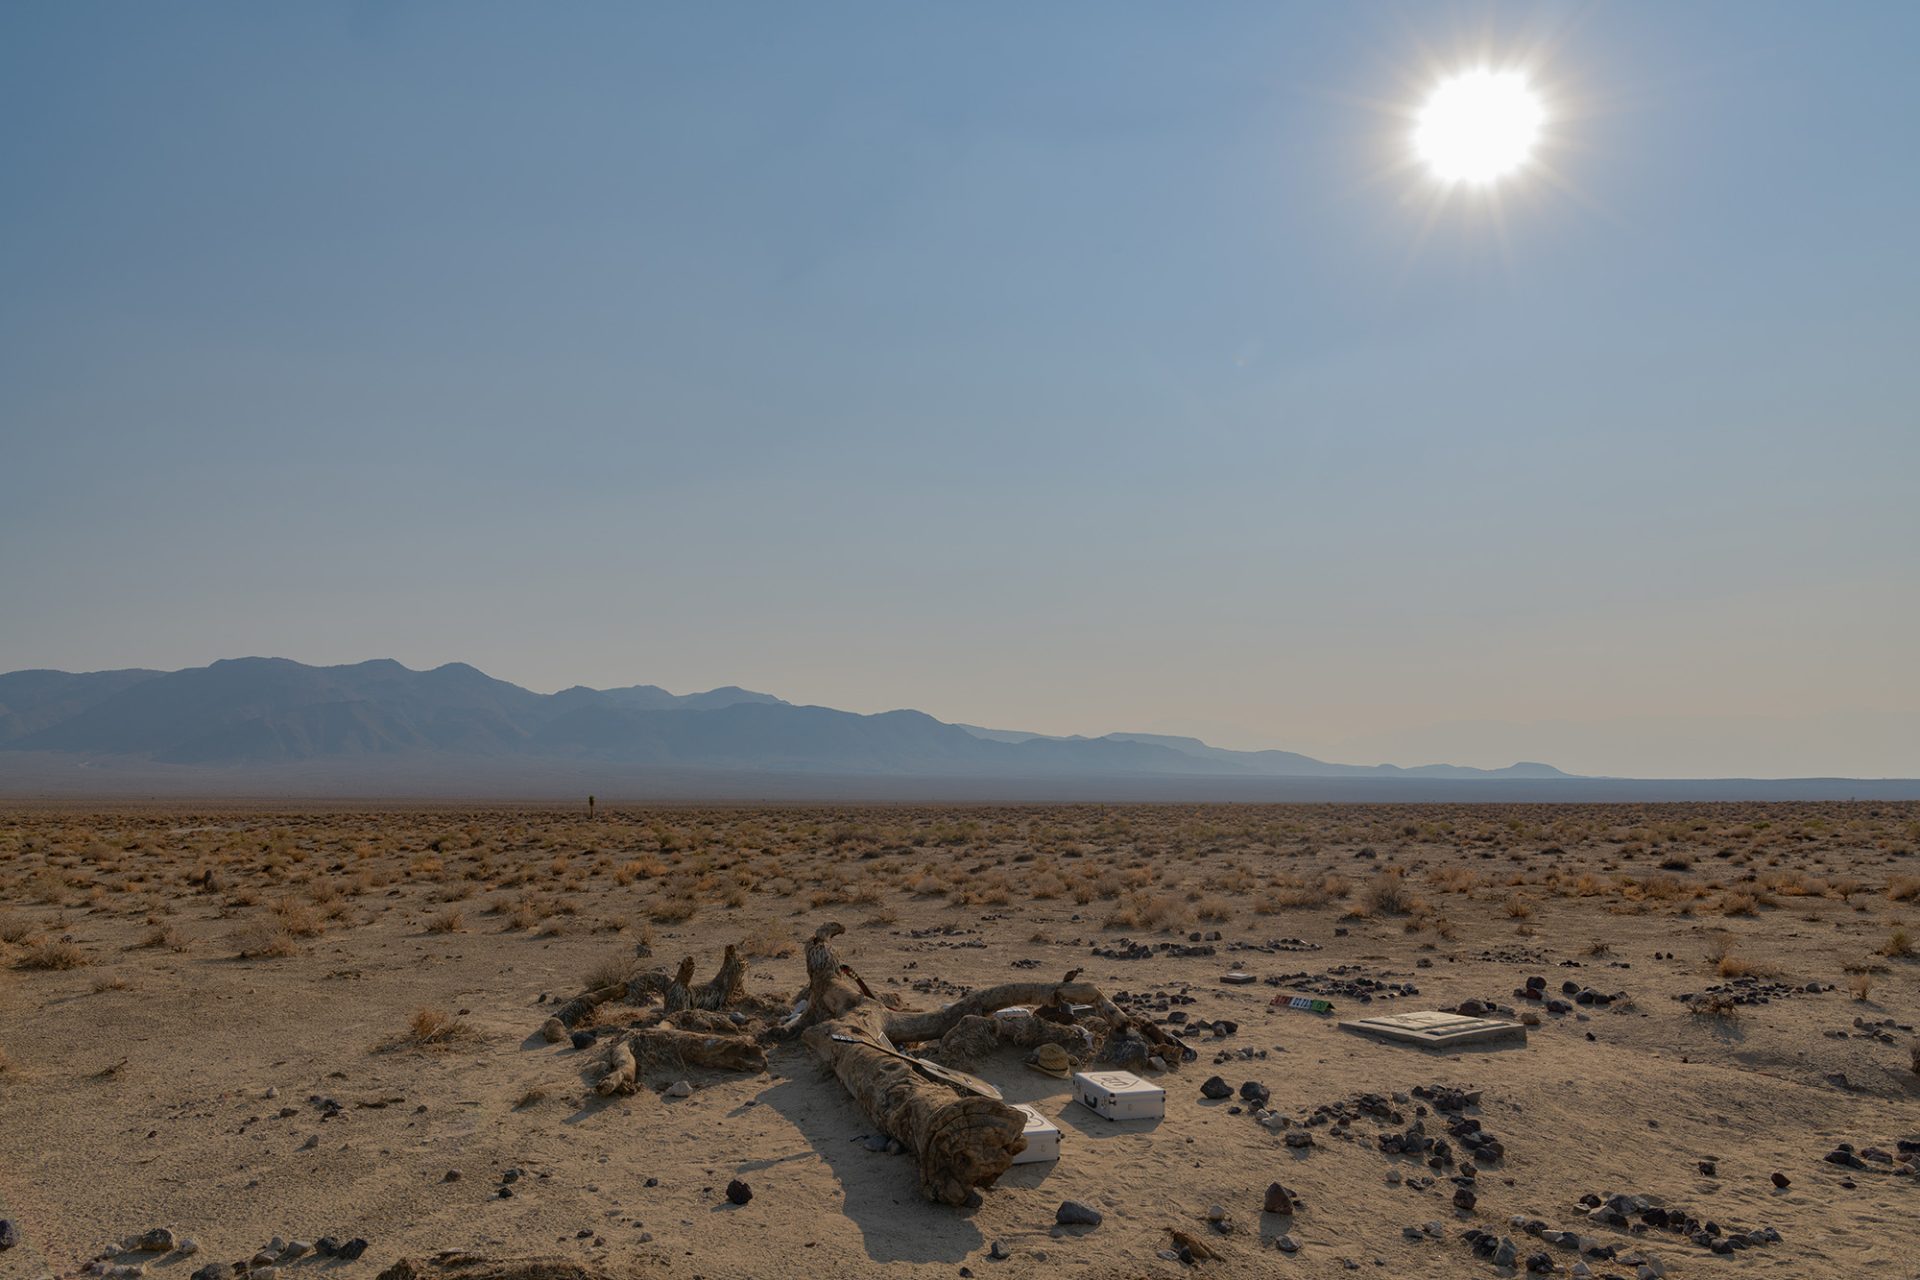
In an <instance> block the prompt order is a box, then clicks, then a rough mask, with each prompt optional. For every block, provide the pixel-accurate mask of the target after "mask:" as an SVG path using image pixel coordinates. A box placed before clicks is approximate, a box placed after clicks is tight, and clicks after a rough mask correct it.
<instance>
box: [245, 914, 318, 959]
mask: <svg viewBox="0 0 1920 1280" xmlns="http://www.w3.org/2000/svg"><path fill="white" fill-rule="evenodd" d="M227 941H228V943H229V945H231V946H232V947H233V950H234V954H235V955H236V956H238V957H239V958H240V959H242V960H270V959H277V958H280V957H284V956H290V955H294V954H296V953H297V952H298V951H299V950H300V947H299V944H298V943H296V942H295V941H294V939H293V935H292V934H291V933H289V932H287V930H286V927H285V926H284V925H282V924H280V923H279V922H278V921H274V920H256V921H254V922H253V923H252V924H249V925H246V926H245V927H243V928H241V929H239V930H236V931H235V932H234V933H233V934H232V935H231V936H230V937H229V938H228V939H227Z"/></svg>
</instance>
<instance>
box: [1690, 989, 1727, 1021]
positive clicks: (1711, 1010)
mask: <svg viewBox="0 0 1920 1280" xmlns="http://www.w3.org/2000/svg"><path fill="white" fill-rule="evenodd" d="M1687 1012H1688V1013H1690V1014H1692V1015H1693V1016H1694V1017H1696V1018H1717V1019H1720V1020H1722V1021H1726V1022H1735V1021H1738V1020H1739V1018H1740V1006H1739V1005H1737V1004H1735V1003H1734V1002H1733V997H1732V996H1729V995H1711V996H1702V997H1701V998H1700V999H1698V1000H1695V1001H1693V1002H1692V1003H1691V1004H1689V1005H1688V1006H1687Z"/></svg>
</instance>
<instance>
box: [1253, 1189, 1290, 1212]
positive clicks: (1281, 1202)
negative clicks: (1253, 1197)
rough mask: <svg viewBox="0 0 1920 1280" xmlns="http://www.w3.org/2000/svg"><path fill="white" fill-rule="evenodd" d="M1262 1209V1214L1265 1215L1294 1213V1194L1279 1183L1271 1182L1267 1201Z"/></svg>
mask: <svg viewBox="0 0 1920 1280" xmlns="http://www.w3.org/2000/svg"><path fill="white" fill-rule="evenodd" d="M1260 1207H1261V1210H1262V1212H1265V1213H1292V1212H1293V1192H1291V1191H1289V1190H1287V1189H1286V1188H1285V1187H1283V1186H1281V1185H1280V1184H1279V1183H1277V1182H1269V1183H1268V1184H1267V1197H1266V1200H1265V1201H1264V1202H1263V1203H1262V1204H1261V1206H1260Z"/></svg>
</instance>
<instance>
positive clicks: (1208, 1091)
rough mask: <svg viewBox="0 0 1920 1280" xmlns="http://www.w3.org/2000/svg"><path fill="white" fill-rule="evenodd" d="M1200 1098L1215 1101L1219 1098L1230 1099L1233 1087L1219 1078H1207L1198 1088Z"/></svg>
mask: <svg viewBox="0 0 1920 1280" xmlns="http://www.w3.org/2000/svg"><path fill="white" fill-rule="evenodd" d="M1200 1096H1201V1097H1203V1098H1212V1099H1214V1100H1215V1101H1218V1100H1219V1099H1221V1098H1231V1097H1232V1096H1233V1086H1232V1085H1230V1084H1228V1083H1227V1082H1226V1081H1225V1080H1222V1079H1221V1078H1220V1077H1219V1076H1208V1077H1207V1079H1206V1082H1205V1083H1204V1084H1202V1085H1201V1086H1200Z"/></svg>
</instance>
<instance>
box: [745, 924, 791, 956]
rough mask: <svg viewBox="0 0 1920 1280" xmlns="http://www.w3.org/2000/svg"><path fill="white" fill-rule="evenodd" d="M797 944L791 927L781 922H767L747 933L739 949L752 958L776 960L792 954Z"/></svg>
mask: <svg viewBox="0 0 1920 1280" xmlns="http://www.w3.org/2000/svg"><path fill="white" fill-rule="evenodd" d="M798 946H799V943H797V942H795V941H794V937H793V931H792V930H791V929H789V928H787V926H785V925H783V924H769V925H763V926H762V927H761V928H759V929H757V930H755V931H754V932H752V933H750V934H748V935H747V939H746V942H745V943H744V944H742V947H741V950H742V951H744V952H745V953H746V954H747V956H748V957H749V958H751V959H754V960H777V959H780V958H781V957H783V956H790V955H792V954H793V953H794V951H795V950H796V949H797V948H798Z"/></svg>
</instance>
